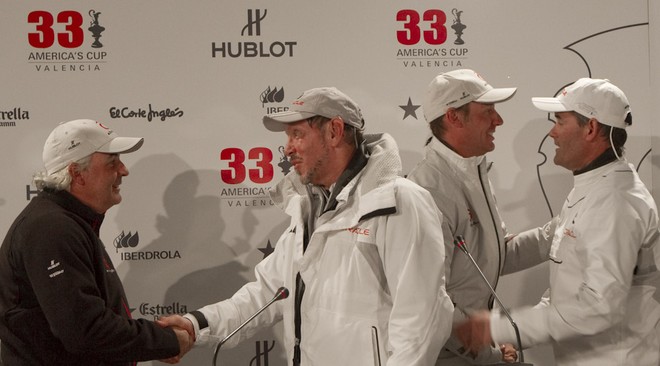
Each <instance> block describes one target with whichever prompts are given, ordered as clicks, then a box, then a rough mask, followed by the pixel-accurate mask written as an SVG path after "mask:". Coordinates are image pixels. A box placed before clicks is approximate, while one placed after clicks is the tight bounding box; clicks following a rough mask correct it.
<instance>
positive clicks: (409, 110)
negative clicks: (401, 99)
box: [399, 97, 420, 119]
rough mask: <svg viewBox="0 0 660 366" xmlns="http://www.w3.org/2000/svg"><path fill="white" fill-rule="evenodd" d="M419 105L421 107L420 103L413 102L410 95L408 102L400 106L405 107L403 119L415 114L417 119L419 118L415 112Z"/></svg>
mask: <svg viewBox="0 0 660 366" xmlns="http://www.w3.org/2000/svg"><path fill="white" fill-rule="evenodd" d="M419 107H420V106H419V105H414V104H412V100H411V99H410V97H408V104H406V105H400V106H399V108H401V109H403V110H404V112H405V113H404V114H403V119H406V117H408V116H413V117H414V118H415V119H417V114H416V113H415V111H416V110H417V108H419Z"/></svg>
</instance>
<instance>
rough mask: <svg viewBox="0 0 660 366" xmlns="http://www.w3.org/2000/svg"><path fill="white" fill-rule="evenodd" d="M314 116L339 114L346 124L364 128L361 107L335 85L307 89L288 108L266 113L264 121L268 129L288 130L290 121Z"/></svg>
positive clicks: (335, 115) (328, 116) (334, 115)
mask: <svg viewBox="0 0 660 366" xmlns="http://www.w3.org/2000/svg"><path fill="white" fill-rule="evenodd" d="M314 116H323V117H326V118H334V117H337V116H339V117H341V118H342V119H343V120H344V123H345V124H347V125H349V126H353V127H355V128H357V129H358V130H363V129H364V118H363V117H362V112H361V111H360V107H358V105H357V104H356V103H355V102H354V101H353V99H351V98H350V97H349V96H348V95H346V94H344V93H342V92H341V91H339V90H338V89H337V88H334V87H322V88H314V89H309V90H306V91H305V92H303V93H302V95H301V96H300V97H298V99H296V100H294V101H293V102H291V107H290V108H289V109H288V110H286V111H283V112H278V113H272V114H267V115H265V116H264V118H263V123H264V126H265V127H266V128H267V129H268V130H270V131H274V132H280V131H284V130H286V126H287V124H289V123H294V122H298V121H302V120H305V119H308V118H311V117H314Z"/></svg>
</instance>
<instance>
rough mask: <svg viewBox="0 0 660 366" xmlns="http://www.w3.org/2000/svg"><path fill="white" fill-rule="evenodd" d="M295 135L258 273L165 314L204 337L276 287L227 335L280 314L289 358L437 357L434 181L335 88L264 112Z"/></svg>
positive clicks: (415, 364)
mask: <svg viewBox="0 0 660 366" xmlns="http://www.w3.org/2000/svg"><path fill="white" fill-rule="evenodd" d="M263 123H264V125H265V126H266V128H267V129H269V130H271V131H284V132H286V135H287V143H286V147H285V152H286V154H287V156H288V157H289V158H290V160H291V163H292V164H293V166H294V168H295V171H293V172H291V173H289V174H288V175H287V176H286V177H284V178H283V179H282V180H281V181H280V182H279V183H277V185H276V186H275V187H274V188H273V189H272V190H271V197H272V199H273V201H274V202H275V203H276V204H277V205H279V206H280V207H281V208H282V209H283V210H284V212H286V214H288V215H290V216H291V223H290V226H289V228H288V229H287V230H286V231H285V232H284V233H283V234H282V236H281V237H280V239H279V241H278V242H277V245H276V247H275V251H274V252H273V254H271V255H270V256H268V257H266V259H264V260H263V261H262V262H261V263H259V264H258V265H257V266H256V268H255V274H256V278H257V280H256V281H254V282H251V283H248V284H247V285H245V286H244V287H243V288H242V289H240V290H239V291H238V292H237V293H236V294H235V295H234V296H232V297H231V298H230V299H228V300H225V301H222V302H219V303H217V304H213V305H209V306H206V307H204V308H202V309H199V310H198V311H195V312H192V313H191V314H186V315H185V319H183V318H181V317H177V316H173V317H170V318H166V319H164V323H163V324H164V325H165V324H167V325H170V324H177V325H179V326H182V327H186V328H187V329H189V331H190V332H191V333H194V334H195V337H196V344H197V343H199V344H202V345H203V344H209V343H214V342H217V341H218V339H223V338H224V337H226V336H227V335H228V334H229V333H230V332H231V331H232V330H233V328H235V327H237V325H238V324H241V322H243V321H245V320H246V319H247V318H248V317H249V316H250V315H251V314H253V313H255V312H257V310H258V309H260V308H261V307H262V306H263V305H264V304H265V303H267V301H268V300H269V299H271V298H272V297H273V294H274V292H275V290H276V289H277V288H279V287H282V286H283V287H286V288H288V289H291V293H292V294H294V296H292V297H290V298H287V299H285V300H283V301H281V302H278V303H276V304H275V306H270V307H269V308H267V309H266V310H265V311H264V312H263V313H261V314H260V315H259V316H258V317H256V318H254V320H253V321H252V322H251V323H248V324H247V326H245V328H243V329H242V330H241V331H240V332H238V333H236V336H235V337H234V338H232V339H230V340H229V341H228V342H227V344H229V345H232V344H236V343H238V342H240V341H241V340H244V339H246V338H247V337H249V336H250V335H251V334H253V333H254V332H255V331H256V330H257V329H259V328H261V327H265V326H270V325H272V324H274V323H276V322H278V321H283V322H284V344H283V346H284V349H285V351H286V354H287V359H288V365H294V366H297V365H304V366H308V365H314V366H326V365H327V366H336V365H344V366H366V365H388V366H394V365H397V366H420V365H426V366H430V365H433V364H434V363H435V360H436V358H437V355H438V352H439V351H440V346H441V345H442V344H443V343H444V342H445V340H446V339H447V338H448V336H449V332H450V329H451V317H452V310H453V308H452V305H451V301H450V300H449V298H448V296H447V295H446V293H445V289H444V283H445V280H444V267H443V263H444V258H445V251H444V246H443V243H442V229H441V225H440V221H441V214H440V212H439V211H438V209H437V208H436V207H435V205H434V204H433V202H432V200H431V197H430V196H429V194H428V192H427V191H425V190H424V189H422V188H421V187H419V186H418V185H416V184H414V183H412V182H411V181H409V180H406V179H404V178H402V177H401V176H400V174H401V160H400V158H399V153H398V148H397V146H396V143H395V141H394V140H393V139H392V137H390V136H389V135H387V134H374V135H368V134H363V129H364V119H363V118H362V112H361V111H360V108H359V107H358V106H357V104H356V103H355V102H354V101H353V100H352V99H351V98H349V97H348V96H347V95H346V94H344V93H342V92H341V91H339V90H337V89H336V88H315V89H310V90H307V91H305V92H304V93H303V94H302V95H301V96H300V97H299V98H298V99H296V100H295V101H293V103H292V105H291V107H290V109H289V110H288V111H285V112H280V113H276V114H270V115H267V116H265V117H264V119H263Z"/></svg>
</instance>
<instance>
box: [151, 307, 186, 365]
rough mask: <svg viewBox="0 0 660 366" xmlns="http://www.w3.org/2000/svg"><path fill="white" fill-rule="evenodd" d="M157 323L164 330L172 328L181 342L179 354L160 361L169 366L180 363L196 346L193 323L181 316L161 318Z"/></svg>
mask: <svg viewBox="0 0 660 366" xmlns="http://www.w3.org/2000/svg"><path fill="white" fill-rule="evenodd" d="M156 323H157V324H158V325H160V326H161V327H163V328H166V327H171V328H172V330H173V331H174V334H176V338H177V340H178V341H179V354H178V355H176V356H174V357H170V358H168V359H164V360H160V361H161V362H165V363H169V364H175V363H178V362H179V361H181V358H183V356H184V355H185V354H186V353H188V351H190V349H191V348H192V347H193V345H194V344H195V330H194V328H193V325H192V322H190V320H188V319H186V318H184V317H182V316H181V315H170V316H165V317H162V318H159V319H158V320H156Z"/></svg>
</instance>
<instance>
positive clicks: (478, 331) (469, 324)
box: [453, 311, 518, 363]
mask: <svg viewBox="0 0 660 366" xmlns="http://www.w3.org/2000/svg"><path fill="white" fill-rule="evenodd" d="M453 332H454V335H455V336H456V337H457V338H458V340H459V341H460V342H461V343H462V344H463V346H464V347H465V348H466V349H467V350H468V351H469V352H470V353H471V354H473V355H476V354H477V353H478V352H479V350H480V349H482V348H484V347H486V346H488V347H491V346H492V345H493V338H492V336H491V333H490V312H488V311H477V312H474V313H472V314H471V315H470V316H469V317H468V319H467V320H466V321H464V322H463V323H461V324H459V325H458V326H456V327H454V331H453ZM500 350H501V351H502V361H504V362H508V363H512V362H515V361H516V360H517V359H518V353H517V352H516V349H515V347H514V346H513V345H512V344H509V343H506V344H502V345H500Z"/></svg>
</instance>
